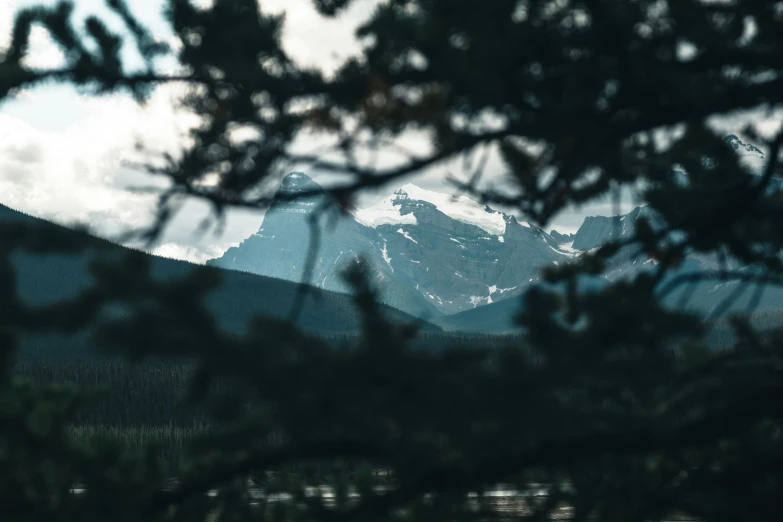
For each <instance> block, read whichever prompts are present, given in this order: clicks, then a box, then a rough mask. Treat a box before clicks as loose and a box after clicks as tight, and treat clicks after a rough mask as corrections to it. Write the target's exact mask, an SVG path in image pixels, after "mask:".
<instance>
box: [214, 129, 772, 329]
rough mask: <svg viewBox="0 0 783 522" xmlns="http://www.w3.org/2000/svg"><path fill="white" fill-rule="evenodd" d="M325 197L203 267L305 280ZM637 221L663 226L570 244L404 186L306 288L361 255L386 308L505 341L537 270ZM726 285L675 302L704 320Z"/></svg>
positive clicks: (628, 260)
mask: <svg viewBox="0 0 783 522" xmlns="http://www.w3.org/2000/svg"><path fill="white" fill-rule="evenodd" d="M725 141H726V143H727V144H728V145H730V146H731V147H732V148H734V149H735V150H737V151H738V152H739V153H741V155H742V156H743V157H744V159H745V160H747V161H749V162H750V164H751V166H753V165H755V163H754V161H756V160H761V159H763V152H762V151H761V150H760V149H758V148H757V147H755V146H754V145H752V144H749V143H743V142H742V141H741V140H740V139H739V138H737V137H736V136H734V135H730V136H727V137H726V138H725ZM279 190H280V193H281V194H290V193H296V192H297V191H303V190H306V191H308V192H310V193H314V192H315V193H317V192H319V191H320V190H321V189H320V187H319V186H318V184H317V183H315V182H314V181H313V180H312V179H311V178H309V177H308V176H307V175H305V174H304V173H301V172H296V173H292V174H289V175H288V176H286V177H285V178H284V180H283V182H282V184H281V187H280V189H279ZM325 197H326V196H325V195H323V193H321V195H320V196H315V197H313V198H311V199H310V200H308V201H302V200H297V201H294V202H279V203H276V204H275V205H273V206H272V207H271V208H270V210H269V211H268V212H267V214H266V216H265V218H264V222H263V223H262V225H261V228H260V229H259V230H258V232H257V233H256V234H254V235H253V236H251V237H249V238H247V239H246V240H245V241H243V242H242V243H241V244H240V245H238V246H236V247H233V248H230V249H229V250H228V251H226V252H225V253H224V255H223V256H221V257H219V258H217V259H212V260H210V261H208V262H207V264H208V265H212V266H217V267H222V268H227V269H233V270H240V271H246V272H251V273H255V274H262V275H266V276H273V277H277V278H281V279H286V280H289V281H301V280H302V273H303V272H302V268H303V266H304V262H305V258H306V256H307V253H308V248H309V239H310V237H309V233H310V230H309V226H308V216H309V215H310V212H312V210H313V209H314V208H315V206H316V205H318V204H324V203H325V200H324V198H325ZM326 203H327V204H328V202H326ZM642 216H646V217H648V218H651V219H652V220H653V222H655V221H656V220H657V219H658V218H656V216H654V215H653V214H652V212H651V211H650V209H649V208H647V207H640V208H636V209H634V210H633V211H632V212H630V213H628V214H626V215H622V216H613V217H605V216H592V217H588V218H586V219H585V221H584V223H583V224H582V226H581V227H580V228H579V229H578V230H577V232H576V233H574V234H561V233H559V232H557V231H552V232H551V233H546V232H545V231H544V230H542V229H540V228H538V227H536V226H534V225H532V224H529V223H526V222H519V221H517V219H516V218H515V217H514V216H511V215H507V214H504V213H502V212H499V211H496V210H493V209H491V208H489V207H488V206H486V205H481V204H480V203H478V202H476V201H473V200H471V199H469V198H467V197H465V196H460V197H457V196H451V195H448V194H442V193H438V192H434V191H431V190H425V189H423V188H421V187H418V186H416V185H413V184H407V185H404V186H403V187H401V188H400V189H399V190H397V191H396V192H394V193H393V194H391V195H389V196H388V197H386V198H385V199H383V200H381V201H380V202H379V203H377V204H375V205H373V206H371V207H369V208H364V209H360V210H357V211H355V212H353V213H352V214H351V215H349V216H343V217H342V218H340V219H339V220H337V223H336V225H335V226H334V227H332V228H327V229H326V230H323V227H321V230H322V231H321V234H320V245H319V247H318V249H317V251H315V252H314V255H315V264H314V269H313V273H312V278H311V280H310V281H311V284H313V285H314V286H317V287H319V288H322V289H327V290H334V291H338V292H345V291H347V288H346V287H345V285H344V284H343V282H342V281H341V279H340V277H339V270H340V268H341V267H342V266H343V265H344V264H346V263H348V262H350V261H351V260H353V259H356V257H357V256H359V255H361V254H363V255H365V256H367V257H368V258H369V259H370V261H371V264H372V266H373V267H374V272H373V274H374V280H375V283H376V284H377V285H378V286H379V287H380V288H381V290H382V294H381V299H382V301H383V302H384V303H386V304H388V305H390V306H392V307H395V308H398V309H400V310H404V311H406V312H408V313H410V314H412V315H415V316H417V317H423V318H427V319H431V320H432V322H434V323H435V324H438V325H440V326H442V327H443V328H444V329H447V330H467V331H482V332H501V331H508V330H511V329H514V328H515V322H514V317H515V315H516V314H517V312H518V310H519V307H520V302H521V300H520V298H519V297H520V296H521V295H522V294H524V293H525V291H527V290H528V289H529V288H530V287H531V285H533V284H535V282H536V280H537V279H538V277H539V275H538V274H539V272H540V270H541V269H542V268H543V267H545V266H548V265H551V264H559V263H567V262H569V261H571V260H572V259H573V258H574V257H575V256H578V255H580V254H581V253H583V252H586V251H588V250H591V249H593V248H596V247H598V246H600V245H601V244H603V243H604V242H606V241H609V240H612V239H621V238H624V237H628V236H630V235H631V234H633V232H634V230H635V223H636V221H637V220H638V219H639V218H640V217H642ZM654 266H655V262H654V261H653V260H652V259H650V258H648V257H634V256H632V255H630V251H626V252H625V253H624V254H623V255H620V256H617V257H616V258H615V259H614V260H613V262H612V263H611V264H610V266H609V270H608V271H607V273H606V274H604V277H603V278H601V279H596V280H586V284H590V285H592V286H594V287H600V286H603V285H605V284H606V283H607V282H608V281H612V280H615V279H617V278H620V277H626V276H628V275H629V274H633V273H635V272H638V271H643V270H651V269H653V268H654ZM715 266H716V262H715V260H714V259H711V258H709V257H704V256H702V257H698V256H691V257H689V258H688V259H686V261H685V262H684V263H683V266H682V267H681V268H680V270H679V272H678V273H681V272H683V271H688V270H697V269H710V268H713V267H715ZM732 286H733V284H731V283H729V284H726V283H720V284H718V283H716V284H709V283H705V284H702V285H699V286H698V287H692V288H690V289H687V290H690V291H692V296H691V297H690V298H689V299H688V300H687V302H686V300H682V301H680V300H679V298H678V296H679V295H681V294H682V292H679V293H677V294H676V295H675V296H673V297H672V303H673V304H674V303H683V302H685V303H686V305H687V306H688V307H689V308H691V309H694V310H699V311H705V312H707V311H710V310H711V309H712V308H713V307H714V306H715V304H716V303H717V302H720V299H721V296H723V295H728V293H729V292H730V291H731V290H732V289H733V288H732ZM685 290H686V289H683V291H685ZM749 300H750V296H749V292H746V293H745V295H744V296H741V297H740V298H738V299H736V300H735V304H734V305H733V307H732V310H741V309H742V307H743V306H744V305H745V304H747V301H749ZM780 306H783V294H782V293H781V292H780V291H778V290H776V289H775V290H773V289H769V290H767V291H765V293H764V294H763V296H762V299H761V302H760V304H759V307H760V308H777V307H780Z"/></svg>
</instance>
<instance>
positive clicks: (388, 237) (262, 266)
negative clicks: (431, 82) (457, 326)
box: [207, 173, 570, 317]
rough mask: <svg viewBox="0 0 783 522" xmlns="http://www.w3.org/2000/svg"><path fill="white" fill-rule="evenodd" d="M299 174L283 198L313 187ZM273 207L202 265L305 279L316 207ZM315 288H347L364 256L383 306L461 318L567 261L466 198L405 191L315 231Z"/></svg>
mask: <svg viewBox="0 0 783 522" xmlns="http://www.w3.org/2000/svg"><path fill="white" fill-rule="evenodd" d="M318 188H319V187H318V185H317V184H316V183H315V182H314V181H313V180H312V179H310V178H309V177H308V176H306V175H305V174H302V173H292V174H289V175H288V176H286V178H285V179H284V180H283V183H282V185H281V188H280V190H281V191H284V192H285V191H288V192H290V191H299V190H313V189H315V190H318ZM317 200H318V197H316V198H311V199H310V200H309V201H296V202H285V203H279V204H275V205H274V206H273V207H272V208H271V209H270V210H269V212H267V214H266V216H265V218H264V222H263V223H262V226H261V228H260V229H259V231H258V232H257V233H256V234H254V235H253V236H251V237H249V238H248V239H246V240H245V241H243V242H242V243H241V244H240V245H239V246H237V247H233V248H231V249H229V250H228V251H226V253H225V254H224V255H223V256H221V257H220V258H217V259H213V260H210V261H209V262H208V263H207V264H209V265H215V266H220V267H224V268H231V269H235V270H242V271H247V272H252V273H256V274H262V275H267V276H272V277H278V278H281V279H287V280H290V281H301V278H302V268H303V266H304V262H305V257H306V255H307V252H308V247H309V246H308V245H309V243H308V242H309V229H308V224H307V217H308V215H309V214H310V212H311V211H312V210H313V209H314V208H315V205H316V204H317V203H318V201H317ZM320 239H321V241H320V245H319V248H318V250H317V252H316V262H315V268H314V270H313V277H312V279H311V283H312V284H314V285H315V286H318V287H320V288H325V289H329V290H337V291H347V290H348V289H347V287H346V285H345V284H344V283H343V282H342V280H341V279H340V277H339V270H340V268H341V267H343V266H344V265H345V264H346V263H349V262H351V261H352V260H354V259H356V258H357V256H358V255H360V254H364V255H366V256H368V257H369V259H370V261H371V263H372V266H373V267H374V275H375V279H376V282H377V283H378V284H379V286H380V287H381V289H382V296H381V297H382V300H383V302H385V303H387V304H390V305H392V306H395V307H397V308H400V309H402V310H405V311H407V312H409V313H411V314H414V315H417V316H419V317H427V316H430V317H432V316H439V315H444V314H452V313H457V312H460V311H462V310H468V309H472V308H475V307H477V306H480V305H483V304H488V303H492V302H495V301H499V300H502V299H506V298H508V297H512V296H515V295H519V294H520V293H522V292H523V290H524V289H525V287H527V286H528V285H529V284H530V283H532V282H533V281H534V280H535V279H536V278H537V277H538V271H539V270H540V268H541V267H542V266H545V265H547V264H551V263H556V262H560V261H564V260H566V259H568V258H569V257H570V254H569V253H568V252H567V251H566V250H563V249H560V248H558V242H557V240H555V239H554V238H553V237H552V236H550V235H549V234H547V233H546V232H544V231H543V230H541V229H540V228H538V227H535V226H532V225H530V224H529V223H524V222H518V221H517V220H516V218H515V217H514V216H509V215H506V214H503V213H502V212H497V211H494V210H492V209H490V208H489V207H487V206H485V205H481V204H479V203H477V202H475V201H473V200H471V199H469V198H467V197H464V196H462V197H453V196H450V195H448V194H442V193H439V192H434V191H431V190H425V189H423V188H421V187H418V186H416V185H413V184H408V185H405V186H403V187H402V188H400V189H399V190H397V191H396V192H395V193H394V194H392V195H390V196H389V197H387V198H385V199H383V200H382V201H380V202H378V203H377V204H375V205H373V206H371V207H369V208H365V209H361V210H358V211H356V212H355V213H354V214H353V215H352V216H345V217H342V218H340V219H339V220H337V223H336V226H335V227H334V228H329V227H326V229H325V230H323V227H322V233H321V238H320Z"/></svg>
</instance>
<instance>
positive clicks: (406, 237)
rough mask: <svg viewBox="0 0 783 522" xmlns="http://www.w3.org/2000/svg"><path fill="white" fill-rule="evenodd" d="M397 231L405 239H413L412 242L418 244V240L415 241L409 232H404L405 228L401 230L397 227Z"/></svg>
mask: <svg viewBox="0 0 783 522" xmlns="http://www.w3.org/2000/svg"><path fill="white" fill-rule="evenodd" d="M397 233H399V234H402V237H404V238H405V239H407V240H409V241H413V242H414V243H416V244H417V245H418V244H419V242H418V241H416V240H415V239H413V238H412V237H411V235H410V234H408V232H406V231H405V230H403V229H401V228H398V229H397Z"/></svg>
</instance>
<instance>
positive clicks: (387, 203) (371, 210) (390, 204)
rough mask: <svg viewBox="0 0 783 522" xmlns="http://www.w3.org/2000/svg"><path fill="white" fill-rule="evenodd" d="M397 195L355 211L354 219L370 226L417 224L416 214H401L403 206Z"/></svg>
mask: <svg viewBox="0 0 783 522" xmlns="http://www.w3.org/2000/svg"><path fill="white" fill-rule="evenodd" d="M395 202H399V200H398V199H397V196H396V195H395V194H392V195H391V196H389V197H387V198H384V199H382V200H381V201H379V202H378V203H376V204H375V205H373V206H371V207H367V208H363V209H359V210H357V211H356V212H354V213H353V217H354V219H356V221H358V222H359V223H361V224H362V225H364V226H366V227H370V228H378V227H379V226H381V225H416V224H418V222H417V221H416V216H414V215H413V214H401V213H400V210H401V207H400V205H399V203H398V204H397V205H395V204H394V203H395Z"/></svg>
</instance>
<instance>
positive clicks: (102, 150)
mask: <svg viewBox="0 0 783 522" xmlns="http://www.w3.org/2000/svg"><path fill="white" fill-rule="evenodd" d="M201 1H202V2H206V1H208V0H201ZM53 3H54V0H0V48H5V47H6V46H7V44H8V40H9V38H10V36H9V35H10V29H11V25H12V19H13V13H14V12H15V11H16V10H18V9H19V8H21V7H24V6H28V5H37V4H53ZM375 3H376V1H375V0H361V1H359V2H356V3H355V4H354V7H352V8H351V9H349V10H348V11H347V12H345V13H344V14H343V15H342V16H340V17H338V18H337V19H324V18H322V17H320V16H319V15H318V14H317V13H316V11H315V10H314V8H313V7H312V5H311V0H263V2H262V5H263V9H264V10H265V11H267V12H275V13H280V12H285V14H286V23H285V28H284V32H283V47H284V49H285V50H286V52H287V53H288V54H289V55H290V56H291V57H292V58H293V59H294V60H296V61H297V62H299V63H300V64H302V65H309V66H316V67H320V68H322V69H324V70H325V71H326V72H327V73H328V72H331V71H333V70H334V69H335V68H336V66H337V64H339V63H340V62H341V61H342V60H343V59H345V57H347V56H350V55H352V54H355V53H357V52H358V42H357V41H356V39H355V38H354V36H353V32H354V28H355V27H357V26H358V25H359V24H360V23H361V22H362V21H363V20H365V19H366V18H367V17H369V16H370V14H371V13H372V10H373V7H374V5H375ZM129 4H130V6H131V9H132V11H133V12H134V13H135V14H136V16H137V17H138V18H140V19H141V21H142V22H143V23H145V24H147V25H148V27H150V28H151V30H152V32H153V34H155V36H156V37H158V38H160V39H162V40H165V41H168V42H169V43H171V44H172V45H173V46H176V44H177V42H176V39H175V38H174V36H173V35H172V34H171V32H170V30H168V27H167V26H166V24H165V23H164V22H163V19H162V18H161V16H160V9H161V5H162V4H161V1H160V0H143V1H138V2H137V1H133V2H129ZM76 5H77V10H76V16H77V18H79V19H83V18H84V16H85V15H86V14H98V15H102V18H103V19H104V20H106V22H107V23H109V25H110V27H120V26H121V24H120V23H119V21H118V20H117V19H116V18H114V16H113V15H112V14H111V13H110V12H109V11H107V10H106V9H105V7H103V5H104V0H77V2H76ZM124 58H126V59H127V64H128V65H130V66H131V67H132V66H133V63H137V61H136V62H134V60H135V58H136V57H135V56H134V55H133V54H132V53H130V54H127V55H126V56H124ZM61 59H62V56H61V54H60V52H59V51H58V49H57V47H56V46H55V45H54V44H53V43H52V42H51V41H49V40H48V38H47V36H46V34H45V31H44V30H42V29H40V28H36V29H34V31H33V33H32V35H31V47H30V55H29V64H30V65H31V66H35V67H53V66H57V65H58V64H59V63H61V62H60V60H61ZM161 65H162V66H163V67H164V68H165V69H167V70H171V71H173V70H174V69H175V68H176V63H174V62H173V61H169V62H165V63H162V64H161ZM181 89H182V87H181V86H179V85H167V86H162V87H159V88H158V89H157V90H156V92H155V93H154V94H153V96H152V98H151V99H150V100H149V102H148V103H147V104H146V105H145V106H143V107H141V106H139V105H138V104H136V102H134V101H133V100H132V99H130V97H128V96H124V95H123V96H106V97H101V98H96V97H87V96H81V95H79V94H78V93H76V92H75V91H74V90H73V89H72V88H70V87H67V86H44V87H37V88H35V89H34V90H28V91H25V92H22V93H20V94H19V95H18V96H17V97H16V98H15V99H13V100H9V101H6V102H5V103H4V104H3V105H0V203H2V204H5V205H7V206H9V207H12V208H15V209H17V210H21V211H24V212H27V213H30V214H33V215H38V216H41V217H45V218H47V219H50V220H53V221H56V222H59V223H63V224H74V223H83V224H87V225H89V226H90V227H91V228H92V229H93V230H94V231H95V233H97V234H98V235H101V236H104V237H109V238H111V237H113V236H116V235H117V234H118V233H120V232H123V231H127V230H129V229H137V228H139V227H143V226H144V225H146V224H149V222H150V220H151V219H152V216H153V210H154V208H155V201H156V200H155V197H154V195H151V194H148V193H139V192H137V191H133V190H131V188H132V187H139V186H150V185H153V186H155V185H156V186H161V180H158V179H155V178H152V177H150V176H148V175H146V174H143V173H141V172H139V171H138V170H135V169H132V168H129V167H128V166H127V165H126V162H127V161H133V160H142V159H144V157H143V156H139V152H138V151H136V149H135V145H136V143H137V142H139V141H140V142H142V143H143V144H144V145H145V146H146V147H148V148H149V149H150V150H152V151H156V152H164V151H176V150H177V149H178V147H180V146H181V145H182V143H183V137H184V135H185V133H186V132H187V129H188V128H189V127H190V126H192V125H194V124H195V123H196V120H195V119H194V117H193V116H192V115H189V114H187V113H184V112H182V111H178V110H177V109H176V107H175V105H176V104H175V102H176V99H177V97H178V96H179V95H180V94H181V93H182V91H181ZM779 122H780V118H779V117H777V116H776V117H774V118H766V119H765V124H764V125H765V127H764V128H765V130H767V131H770V130H772V129H774V128H775V127H776V126H777V125H779ZM719 125H720V126H722V127H724V128H725V129H726V131H727V132H735V133H736V132H737V129H738V128H739V123H738V122H737V121H736V120H729V121H724V122H721V123H719ZM407 139H408V141H409V143H407V145H408V146H409V147H410V148H412V149H414V150H422V149H423V148H426V142H425V140H424V139H423V138H420V137H417V136H415V135H413V136H410V137H409V138H407ZM320 145H321V144H320V143H317V142H315V141H312V140H310V141H308V138H307V137H303V139H302V140H299V141H298V142H297V147H301V150H314V149H316V148H317V147H318V146H320ZM450 167H454V165H451V166H449V165H445V166H442V167H439V168H437V169H432V170H430V171H428V172H425V173H423V174H422V175H420V176H418V177H417V176H414V177H411V178H406V179H404V180H401V181H400V183H399V185H402V184H404V183H406V182H414V183H416V184H418V185H420V186H422V187H425V188H429V189H433V190H440V191H443V192H452V190H451V188H450V187H449V186H447V185H445V184H444V182H443V179H444V174H445V171H446V170H449V171H451V170H450ZM501 170H502V167H501V165H500V164H499V163H498V162H497V161H491V162H490V163H489V164H488V165H487V171H488V175H489V176H493V175H494V176H498V175H499V174H500V172H501ZM307 173H308V174H310V175H312V176H313V177H314V178H315V179H316V180H319V173H317V172H307ZM396 188H397V186H387V187H384V188H383V189H382V190H381V191H380V192H377V193H367V194H364V195H363V196H362V198H361V199H360V200H359V206H369V205H371V204H372V203H374V202H375V201H377V200H379V199H382V198H383V197H384V196H386V195H387V194H389V193H391V192H393V191H394V190H395V189H396ZM633 206H634V202H633V201H631V199H630V198H629V197H624V200H623V202H622V205H621V208H620V211H621V212H627V211H629V210H631V209H632V208H633ZM613 210H614V206H613V205H612V203H611V202H610V201H608V200H603V201H599V202H595V203H593V204H588V205H586V206H585V207H584V208H581V209H571V210H569V211H567V212H564V213H562V214H561V215H560V216H559V217H558V218H557V219H556V220H555V221H554V223H552V227H550V228H556V229H558V230H560V231H562V232H574V231H575V230H576V229H577V228H578V227H579V225H580V224H581V223H582V221H583V220H584V217H585V216H587V215H611V214H612V213H613ZM208 212H209V209H208V207H207V206H206V204H204V203H203V202H200V201H187V202H186V203H185V205H184V207H183V208H182V209H181V211H180V212H179V213H178V214H177V216H176V217H175V219H174V220H173V221H172V222H171V223H170V224H169V226H168V228H167V229H166V232H165V233H164V235H163V237H162V239H161V240H160V242H159V243H158V244H157V245H155V246H154V248H153V252H155V253H157V254H160V255H165V256H167V257H174V258H178V259H187V260H190V261H194V262H204V261H206V260H207V259H210V258H213V257H217V256H219V255H220V254H222V253H223V252H224V251H225V250H226V249H227V248H229V247H230V246H233V245H236V244H238V243H239V242H240V241H242V240H243V239H245V238H246V237H248V236H250V235H251V234H253V233H254V232H256V231H257V229H258V228H259V225H260V223H261V221H262V219H263V215H262V214H261V213H259V212H253V211H248V210H231V211H229V213H228V215H227V221H226V223H225V226H224V227H223V231H222V233H221V234H215V233H207V234H199V233H197V228H198V224H199V223H200V222H201V220H202V219H203V218H204V217H205V216H207V214H208Z"/></svg>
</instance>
